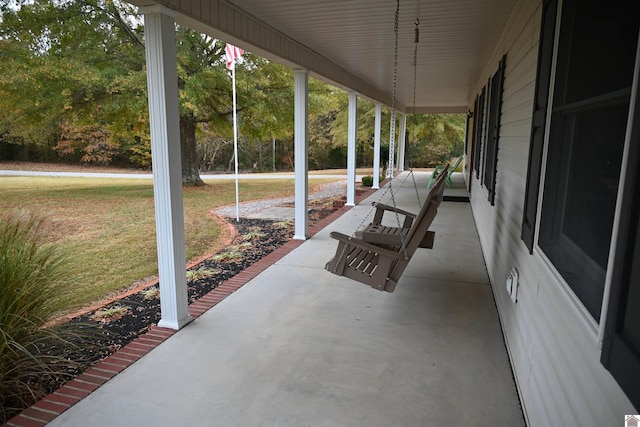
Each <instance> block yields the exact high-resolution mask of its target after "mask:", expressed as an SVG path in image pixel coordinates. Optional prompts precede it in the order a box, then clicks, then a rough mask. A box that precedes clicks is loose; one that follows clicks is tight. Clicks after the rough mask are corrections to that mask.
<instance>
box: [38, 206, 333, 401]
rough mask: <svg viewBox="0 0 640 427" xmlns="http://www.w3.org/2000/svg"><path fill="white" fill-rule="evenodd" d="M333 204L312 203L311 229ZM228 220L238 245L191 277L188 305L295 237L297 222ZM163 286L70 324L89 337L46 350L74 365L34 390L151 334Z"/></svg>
mask: <svg viewBox="0 0 640 427" xmlns="http://www.w3.org/2000/svg"><path fill="white" fill-rule="evenodd" d="M334 200H335V199H322V200H316V201H313V202H310V203H309V206H310V208H311V210H310V212H309V218H308V224H309V226H312V225H313V224H315V223H317V222H318V221H319V220H321V219H323V218H325V217H326V216H328V215H330V214H331V213H332V212H333V209H332V206H333V202H334ZM229 222H231V223H232V224H233V225H234V226H235V227H236V230H237V237H236V239H235V241H234V242H233V243H232V244H231V245H230V246H228V247H226V248H225V249H223V250H222V251H220V252H218V253H217V254H215V255H214V256H212V257H210V258H208V259H205V260H204V261H202V262H200V263H199V264H197V265H195V266H194V267H192V268H191V269H190V270H189V271H190V272H188V273H187V277H188V280H187V285H188V301H189V304H191V303H192V302H194V301H196V300H197V299H198V298H200V297H202V296H204V295H206V294H207V293H209V292H210V291H212V290H213V289H215V288H216V287H217V286H218V285H220V284H221V283H223V282H225V281H226V280H228V279H229V278H231V277H233V276H235V275H236V274H237V273H239V272H241V271H243V270H244V269H246V268H247V267H249V266H250V265H252V264H253V263H255V262H256V261H258V260H260V259H261V258H262V257H264V256H266V255H268V254H269V253H271V252H272V251H274V250H275V249H277V248H279V247H280V246H282V245H283V244H285V243H286V242H288V241H289V240H291V238H292V237H293V233H294V225H293V222H292V221H287V222H282V221H280V222H278V221H271V220H263V219H246V218H242V219H241V220H240V221H239V222H236V221H235V219H229ZM190 275H191V277H190ZM158 287H159V285H158V284H155V285H153V286H151V287H149V288H146V289H144V290H141V291H139V292H137V293H134V294H132V295H128V296H125V297H123V298H121V299H118V300H116V301H115V302H112V303H110V304H108V305H106V306H104V307H102V308H100V309H97V310H94V311H92V312H89V313H86V314H83V315H80V316H78V317H75V318H73V319H71V320H70V322H69V324H71V325H73V326H77V328H78V330H79V331H84V332H86V334H84V333H80V334H79V335H78V336H77V337H76V338H74V339H72V340H71V342H69V344H68V345H65V346H48V347H43V348H42V349H41V351H42V352H43V353H45V354H49V355H61V354H63V355H64V356H65V358H67V359H68V360H71V361H72V362H73V363H72V364H70V365H65V366H64V367H61V368H62V369H60V373H59V375H58V376H56V377H55V378H50V379H48V380H47V383H45V384H34V386H36V387H37V388H40V387H41V389H42V390H43V391H44V392H45V393H46V394H48V393H51V392H53V391H55V390H56V389H57V388H58V387H60V386H61V385H63V384H64V383H66V382H67V381H69V380H71V379H73V378H75V377H76V376H78V375H79V374H81V373H82V372H84V371H85V370H87V369H88V368H90V367H91V366H93V365H95V364H97V363H98V362H100V361H101V360H103V359H104V358H106V357H108V356H109V355H111V354H112V353H114V352H115V351H117V350H119V349H120V348H122V347H123V346H125V345H127V344H128V343H129V342H131V341H133V340H134V339H135V338H136V337H138V336H139V335H141V334H144V333H146V332H147V331H148V330H149V328H151V327H152V326H154V325H156V324H157V322H158V321H159V320H160V299H159V292H158ZM67 326H68V325H67ZM34 381H38V379H34Z"/></svg>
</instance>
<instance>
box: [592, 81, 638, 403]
mask: <svg viewBox="0 0 640 427" xmlns="http://www.w3.org/2000/svg"><path fill="white" fill-rule="evenodd" d="M638 95H639V94H638V93H636V99H635V107H634V117H633V118H632V120H633V125H632V128H631V135H630V146H629V156H628V159H629V160H628V163H627V170H626V175H625V179H624V194H623V196H622V201H621V203H622V209H621V216H620V228H619V231H618V240H617V243H616V256H615V261H614V262H613V267H612V268H613V275H612V282H611V292H610V294H609V306H608V310H607V318H606V324H605V336H604V342H603V345H602V355H601V362H602V364H603V365H604V366H605V367H606V368H607V369H608V370H609V371H610V372H611V375H613V377H614V378H615V379H616V381H617V382H618V384H619V385H620V387H621V388H622V390H623V391H624V392H625V393H626V395H627V397H628V398H629V400H630V401H631V403H632V404H633V405H634V406H635V407H636V408H640V386H639V385H640V191H639V190H640V188H639V185H638V179H640V96H638Z"/></svg>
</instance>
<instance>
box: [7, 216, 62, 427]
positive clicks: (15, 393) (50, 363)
mask: <svg viewBox="0 0 640 427" xmlns="http://www.w3.org/2000/svg"><path fill="white" fill-rule="evenodd" d="M70 259H71V258H70V256H69V255H67V254H66V253H65V252H63V251H61V250H60V248H59V246H56V245H55V244H51V243H48V242H47V241H46V234H45V230H44V228H43V221H42V220H41V219H38V218H36V217H35V216H33V215H24V214H22V215H20V214H13V215H9V216H6V215H5V216H0V401H1V402H0V404H1V405H0V423H2V422H4V421H6V419H7V418H8V417H9V416H11V415H12V414H13V413H15V412H17V411H19V410H21V409H24V408H25V407H27V406H29V405H30V404H32V403H33V402H35V401H36V400H37V399H39V398H41V397H43V396H44V395H45V394H46V393H48V392H49V391H50V390H47V389H46V387H45V386H44V385H43V384H47V383H48V380H49V379H52V378H55V377H57V376H60V375H64V373H65V372H68V371H69V370H70V369H71V368H72V367H73V366H74V364H73V363H72V362H70V361H68V360H67V359H66V358H65V357H64V355H63V354H60V355H58V356H52V355H48V354H47V353H48V352H49V351H48V349H50V348H51V347H52V346H56V345H58V346H64V345H65V344H66V343H67V341H66V339H67V338H69V337H70V335H69V334H71V333H73V332H72V330H71V328H69V327H65V326H62V327H56V328H46V327H45V326H46V324H47V322H49V321H50V320H52V319H53V318H54V316H55V315H56V314H58V313H59V312H60V311H61V310H63V309H68V308H69V307H68V306H67V296H68V295H69V290H70V283H71V281H70V278H71V276H72V273H71V270H70V269H69V265H70V263H69V261H70Z"/></svg>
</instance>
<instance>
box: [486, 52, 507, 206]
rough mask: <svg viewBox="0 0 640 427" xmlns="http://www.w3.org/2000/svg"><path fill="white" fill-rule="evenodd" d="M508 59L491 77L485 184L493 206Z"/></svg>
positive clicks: (503, 58)
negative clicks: (503, 90)
mask: <svg viewBox="0 0 640 427" xmlns="http://www.w3.org/2000/svg"><path fill="white" fill-rule="evenodd" d="M505 61H506V57H505V56H503V57H502V59H501V60H500V65H499V66H498V71H496V72H495V74H494V75H493V76H492V77H491V80H490V82H491V84H490V89H489V104H488V110H489V111H488V118H487V139H486V141H485V144H484V173H483V182H484V185H485V186H486V187H487V190H489V202H491V205H492V206H493V204H494V201H495V196H496V164H497V163H498V138H499V137H500V115H501V113H502V88H503V83H504V68H505Z"/></svg>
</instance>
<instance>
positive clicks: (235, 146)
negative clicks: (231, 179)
mask: <svg viewBox="0 0 640 427" xmlns="http://www.w3.org/2000/svg"><path fill="white" fill-rule="evenodd" d="M231 80H232V81H233V157H234V159H235V172H236V222H240V192H239V190H238V119H237V116H236V64H235V61H234V63H233V64H232V65H231Z"/></svg>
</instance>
